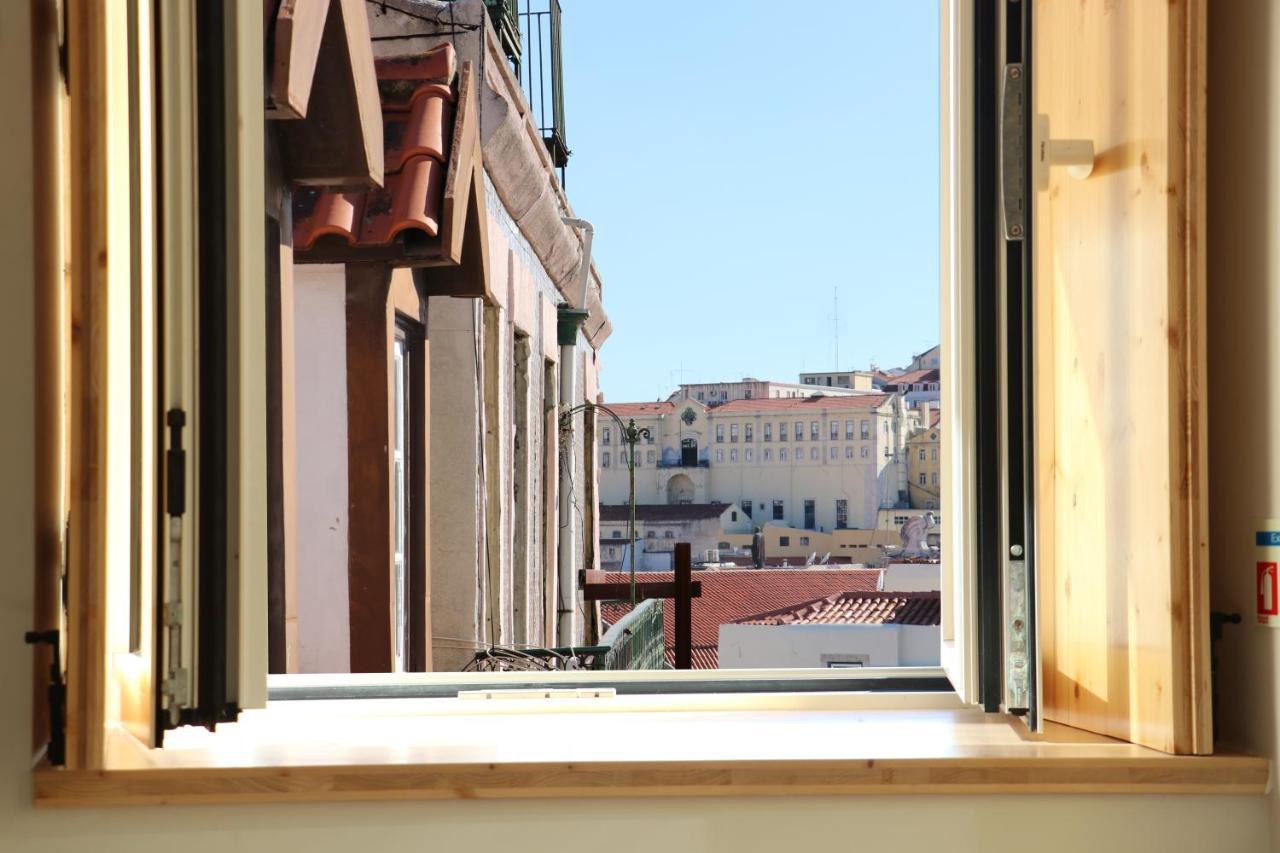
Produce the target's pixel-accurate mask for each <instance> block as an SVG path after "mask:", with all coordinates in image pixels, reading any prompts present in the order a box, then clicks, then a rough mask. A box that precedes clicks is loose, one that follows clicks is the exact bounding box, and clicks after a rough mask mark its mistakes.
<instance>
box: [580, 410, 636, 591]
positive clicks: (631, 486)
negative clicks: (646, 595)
mask: <svg viewBox="0 0 1280 853" xmlns="http://www.w3.org/2000/svg"><path fill="white" fill-rule="evenodd" d="M597 410H599V411H601V412H604V413H605V414H606V415H608V416H609V417H611V418H612V419H613V422H614V423H616V424H617V425H618V435H619V437H620V438H621V439H622V441H623V442H624V443H625V444H626V446H627V454H626V460H627V475H628V478H629V482H628V491H627V507H628V509H629V511H630V516H629V517H628V521H627V538H628V540H629V541H628V545H627V547H628V548H629V549H630V553H631V606H632V607H635V606H636V445H637V444H638V443H639V442H640V439H642V438H644V439H648V438H651V437H652V436H653V432H652V431H651V430H650V429H649V428H648V427H637V426H636V421H635V418H628V419H627V423H625V424H624V423H623V422H622V418H620V417H618V414H617V413H616V412H614V411H613V409H610V408H609V407H608V406H604V405H601V404H600V403H591V402H587V403H579V404H578V405H576V406H573V407H571V408H568V409H565V410H564V411H563V412H561V413H560V429H561V430H564V429H566V428H567V427H568V426H569V419H570V418H572V417H573V416H574V415H576V414H577V413H578V412H593V413H594V412H595V411H597Z"/></svg>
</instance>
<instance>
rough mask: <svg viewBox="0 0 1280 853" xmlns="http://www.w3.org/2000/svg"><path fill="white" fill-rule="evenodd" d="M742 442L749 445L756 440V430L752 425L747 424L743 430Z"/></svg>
mask: <svg viewBox="0 0 1280 853" xmlns="http://www.w3.org/2000/svg"><path fill="white" fill-rule="evenodd" d="M742 430H743V432H742V440H743V441H746V442H748V443H750V442H752V441H755V440H756V430H755V427H754V426H753V425H751V424H747V425H746V426H744V427H743V428H742Z"/></svg>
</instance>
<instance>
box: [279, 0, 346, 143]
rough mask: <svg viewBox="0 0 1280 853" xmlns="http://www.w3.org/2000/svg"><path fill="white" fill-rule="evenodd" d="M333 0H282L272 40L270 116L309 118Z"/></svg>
mask: <svg viewBox="0 0 1280 853" xmlns="http://www.w3.org/2000/svg"><path fill="white" fill-rule="evenodd" d="M329 5H330V0H280V6H279V8H278V9H277V10H276V14H275V31H274V33H273V38H272V40H271V81H270V82H271V92H270V97H269V99H268V101H267V118H274V119H294V118H306V116H307V103H308V102H309V101H310V100H311V81H312V80H313V79H314V78H315V74H316V62H317V60H318V59H319V57H320V38H321V36H323V35H324V24H325V19H326V18H327V17H328V14H329Z"/></svg>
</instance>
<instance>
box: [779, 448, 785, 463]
mask: <svg viewBox="0 0 1280 853" xmlns="http://www.w3.org/2000/svg"><path fill="white" fill-rule="evenodd" d="M778 461H779V462H786V461H787V449H786V448H785V447H780V448H778Z"/></svg>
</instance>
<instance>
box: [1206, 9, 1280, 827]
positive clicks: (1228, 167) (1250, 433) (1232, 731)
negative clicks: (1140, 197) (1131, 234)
mask: <svg viewBox="0 0 1280 853" xmlns="http://www.w3.org/2000/svg"><path fill="white" fill-rule="evenodd" d="M1206 5H1207V6H1208V16H1209V35H1208V38H1209V44H1208V53H1209V74H1208V77H1209V94H1208V113H1209V128H1208V151H1209V155H1208V157H1209V163H1208V187H1209V213H1208V300H1207V301H1208V305H1207V306H1206V307H1207V311H1208V328H1209V335H1208V364H1209V391H1208V403H1209V407H1210V408H1209V437H1210V440H1209V490H1210V491H1209V498H1210V500H1209V507H1210V519H1209V536H1210V549H1211V552H1210V557H1211V559H1210V567H1211V568H1210V578H1211V580H1210V583H1211V595H1210V602H1211V605H1212V608H1213V609H1214V610H1218V611H1229V612H1239V613H1240V614H1242V615H1243V617H1244V621H1243V623H1242V624H1240V625H1228V626H1226V627H1225V636H1224V637H1223V639H1222V641H1221V642H1219V643H1218V645H1217V649H1216V652H1217V654H1216V657H1217V661H1218V669H1217V680H1216V681H1217V691H1216V692H1217V694H1218V705H1217V709H1216V713H1217V722H1218V728H1219V737H1220V741H1219V742H1220V743H1221V744H1226V745H1230V746H1235V747H1239V748H1242V749H1247V750H1249V751H1252V752H1257V753H1261V754H1263V755H1267V756H1269V757H1270V758H1271V759H1272V760H1273V762H1274V761H1275V759H1276V758H1277V746H1278V745H1280V709H1278V707H1277V691H1278V689H1280V686H1278V682H1280V674H1278V673H1277V669H1276V667H1277V660H1278V659H1280V655H1278V654H1277V652H1278V650H1280V631H1277V630H1275V629H1271V628H1264V627H1261V626H1259V625H1257V624H1256V619H1255V615H1254V614H1255V606H1256V605H1255V591H1254V584H1255V577H1254V571H1255V569H1254V565H1255V551H1254V531H1255V530H1256V529H1258V522H1259V521H1260V520H1262V519H1263V518H1267V517H1271V518H1275V517H1277V516H1280V503H1278V501H1280V459H1278V458H1277V455H1278V454H1277V447H1276V443H1277V442H1278V441H1280V369H1278V368H1277V365H1278V364H1280V334H1278V330H1280V248H1278V247H1277V240H1276V236H1277V233H1280V232H1278V229H1280V218H1278V216H1277V211H1278V210H1280V148H1278V145H1280V139H1277V136H1280V132H1278V131H1280V101H1277V94H1278V93H1277V92H1276V91H1275V86H1274V81H1275V80H1276V79H1277V77H1278V76H1280V58H1278V57H1280V17H1278V16H1277V11H1276V9H1275V7H1274V6H1273V3H1272V0H1237V2H1232V3H1208V4H1206ZM1271 798H1272V803H1271V811H1272V833H1273V837H1274V838H1275V839H1276V841H1277V842H1280V796H1278V795H1277V793H1276V792H1275V786H1274V785H1273V790H1272V794H1271Z"/></svg>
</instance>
